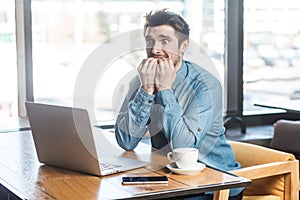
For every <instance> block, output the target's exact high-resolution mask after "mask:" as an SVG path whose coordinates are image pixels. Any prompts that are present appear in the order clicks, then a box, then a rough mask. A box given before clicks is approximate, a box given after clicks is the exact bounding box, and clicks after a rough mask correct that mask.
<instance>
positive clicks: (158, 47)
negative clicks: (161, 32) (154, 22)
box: [151, 42, 162, 54]
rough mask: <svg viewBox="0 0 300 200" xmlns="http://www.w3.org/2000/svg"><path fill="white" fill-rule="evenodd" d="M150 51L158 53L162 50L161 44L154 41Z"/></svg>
mask: <svg viewBox="0 0 300 200" xmlns="http://www.w3.org/2000/svg"><path fill="white" fill-rule="evenodd" d="M151 51H152V53H153V54H157V53H160V52H161V51H162V49H161V45H160V44H159V43H158V42H155V44H154V45H153V47H152V50H151Z"/></svg>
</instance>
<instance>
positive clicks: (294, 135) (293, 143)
mask: <svg viewBox="0 0 300 200" xmlns="http://www.w3.org/2000/svg"><path fill="white" fill-rule="evenodd" d="M270 147H271V148H273V149H277V150H281V151H285V152H289V153H292V154H294V156H295V157H296V158H297V159H298V160H299V159H300V121H292V120H283V119H281V120H278V121H277V122H276V123H275V124H274V136H273V139H272V140H271V143H270Z"/></svg>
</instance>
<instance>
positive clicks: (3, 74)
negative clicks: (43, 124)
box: [0, 0, 18, 119]
mask: <svg viewBox="0 0 300 200" xmlns="http://www.w3.org/2000/svg"><path fill="white" fill-rule="evenodd" d="M0 46H1V48H0V55H1V59H0V93H1V95H0V119H1V118H7V117H14V116H15V117H16V116H18V110H17V95H18V93H17V90H18V89H17V59H16V33H15V4H14V1H10V0H0Z"/></svg>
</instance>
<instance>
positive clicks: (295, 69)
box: [244, 0, 300, 114]
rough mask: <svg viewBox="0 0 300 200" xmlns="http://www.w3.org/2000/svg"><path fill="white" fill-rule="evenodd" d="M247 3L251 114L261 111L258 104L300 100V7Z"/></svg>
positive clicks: (258, 0)
mask: <svg viewBox="0 0 300 200" xmlns="http://www.w3.org/2000/svg"><path fill="white" fill-rule="evenodd" d="M244 4H245V5H244V9H245V13H244V15H245V20H244V21H245V24H244V30H245V37H244V38H245V41H244V42H245V43H244V111H246V113H245V114H247V112H248V111H255V110H258V109H261V108H259V107H255V106H253V104H254V103H259V102H264V103H266V102H272V101H282V100H288V99H299V98H300V96H299V93H300V27H299V20H300V4H299V1H297V0H287V1H281V0H274V1H272V3H270V1H268V0H245V1H244ZM248 113H249V112H248Z"/></svg>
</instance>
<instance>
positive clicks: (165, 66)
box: [154, 58, 176, 91]
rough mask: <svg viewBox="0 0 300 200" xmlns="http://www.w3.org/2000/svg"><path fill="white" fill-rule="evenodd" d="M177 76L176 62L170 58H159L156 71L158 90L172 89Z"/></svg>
mask: <svg viewBox="0 0 300 200" xmlns="http://www.w3.org/2000/svg"><path fill="white" fill-rule="evenodd" d="M175 78H176V69H175V66H174V63H173V61H172V60H171V59H169V58H163V59H158V65H157V67H156V73H155V80H154V81H155V87H156V89H157V91H161V90H165V89H171V88H172V85H173V83H174V81H175Z"/></svg>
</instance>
